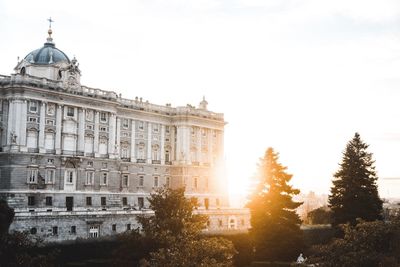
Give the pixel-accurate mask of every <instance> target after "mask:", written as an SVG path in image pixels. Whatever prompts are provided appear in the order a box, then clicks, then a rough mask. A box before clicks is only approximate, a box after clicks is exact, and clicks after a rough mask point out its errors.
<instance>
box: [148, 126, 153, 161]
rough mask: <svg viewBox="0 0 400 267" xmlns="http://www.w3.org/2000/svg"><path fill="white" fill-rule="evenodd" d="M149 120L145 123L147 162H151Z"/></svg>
mask: <svg viewBox="0 0 400 267" xmlns="http://www.w3.org/2000/svg"><path fill="white" fill-rule="evenodd" d="M151 125H152V124H151V122H148V123H147V163H148V164H151V137H152V129H151Z"/></svg>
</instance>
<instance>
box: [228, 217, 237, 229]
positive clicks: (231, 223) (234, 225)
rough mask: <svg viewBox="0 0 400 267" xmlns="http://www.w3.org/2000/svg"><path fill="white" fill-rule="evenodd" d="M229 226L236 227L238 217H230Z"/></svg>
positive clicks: (230, 227)
mask: <svg viewBox="0 0 400 267" xmlns="http://www.w3.org/2000/svg"><path fill="white" fill-rule="evenodd" d="M228 227H229V229H236V218H235V217H229V224H228Z"/></svg>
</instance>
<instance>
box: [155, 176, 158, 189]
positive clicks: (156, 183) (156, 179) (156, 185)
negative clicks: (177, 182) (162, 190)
mask: <svg viewBox="0 0 400 267" xmlns="http://www.w3.org/2000/svg"><path fill="white" fill-rule="evenodd" d="M154 187H158V177H157V176H156V177H154Z"/></svg>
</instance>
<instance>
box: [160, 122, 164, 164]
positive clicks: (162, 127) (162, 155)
mask: <svg viewBox="0 0 400 267" xmlns="http://www.w3.org/2000/svg"><path fill="white" fill-rule="evenodd" d="M160 146H161V147H160V153H161V155H160V160H161V165H164V164H165V152H164V151H165V149H164V146H165V125H164V124H162V125H161V142H160Z"/></svg>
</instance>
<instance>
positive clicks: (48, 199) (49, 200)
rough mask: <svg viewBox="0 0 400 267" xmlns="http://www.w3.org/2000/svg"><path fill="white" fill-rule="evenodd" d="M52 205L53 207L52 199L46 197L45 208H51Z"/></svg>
mask: <svg viewBox="0 0 400 267" xmlns="http://www.w3.org/2000/svg"><path fill="white" fill-rule="evenodd" d="M52 205H53V198H52V197H46V206H52Z"/></svg>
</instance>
